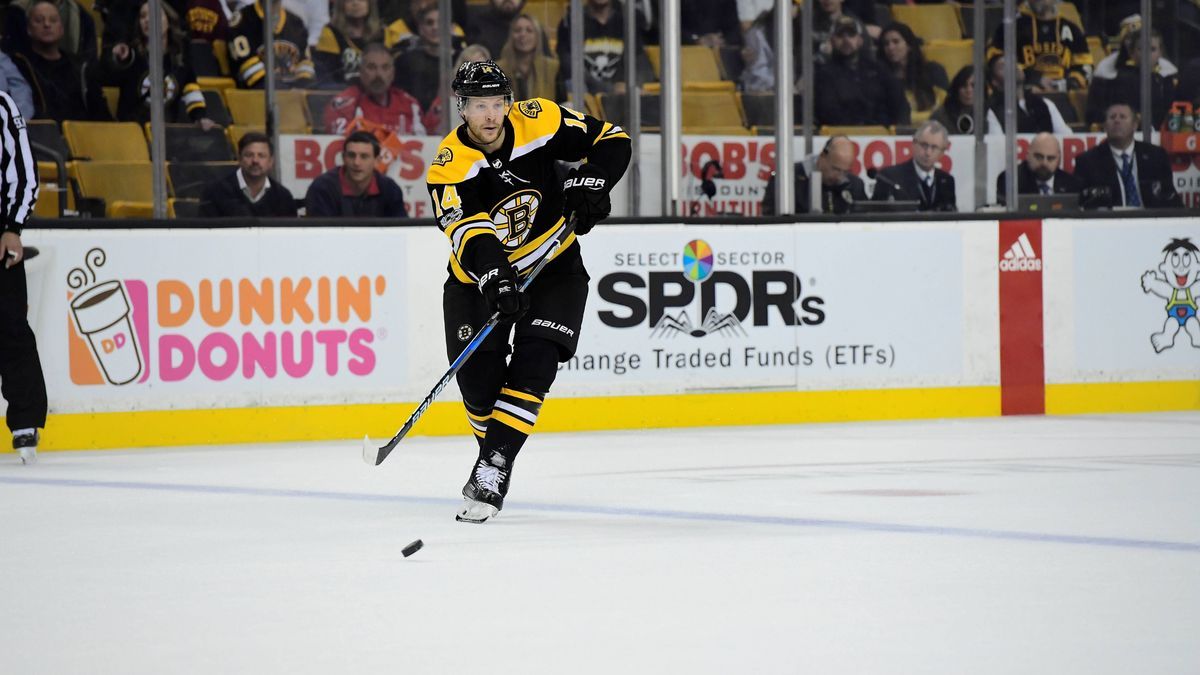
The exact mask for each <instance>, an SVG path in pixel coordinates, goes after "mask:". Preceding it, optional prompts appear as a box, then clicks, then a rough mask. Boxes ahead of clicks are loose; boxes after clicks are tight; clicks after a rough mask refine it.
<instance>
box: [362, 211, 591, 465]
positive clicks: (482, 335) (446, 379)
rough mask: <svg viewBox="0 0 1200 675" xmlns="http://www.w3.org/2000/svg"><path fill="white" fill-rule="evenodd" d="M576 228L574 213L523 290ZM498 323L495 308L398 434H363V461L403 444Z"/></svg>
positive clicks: (383, 456) (381, 457)
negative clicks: (381, 440) (382, 438)
mask: <svg viewBox="0 0 1200 675" xmlns="http://www.w3.org/2000/svg"><path fill="white" fill-rule="evenodd" d="M574 231H575V217H574V216H572V217H571V220H570V221H568V222H567V225H566V227H564V228H563V229H562V231H561V232H559V233H558V236H557V237H555V239H554V244H553V245H552V246H551V247H550V250H549V251H547V252H546V255H544V256H542V259H541V260H539V261H538V263H537V264H536V265H534V266H533V269H532V270H530V272H529V276H527V277H525V282H524V283H522V284H521V292H524V291H525V289H527V288H529V284H531V283H533V280H534V278H536V277H537V275H538V273H540V272H541V271H542V268H543V267H545V266H546V263H548V262H550V259H551V258H553V257H554V254H555V253H557V252H558V249H559V247H561V246H562V244H563V242H564V241H566V240H567V237H570V236H571V233H572V232H574ZM499 323H500V313H499V312H496V313H495V314H492V317H491V318H490V319H488V320H487V322H486V323H484V324H483V327H482V328H480V329H479V332H478V333H476V334H475V339H473V340H471V341H470V342H469V343H467V346H466V347H465V348H464V349H463V350H462V353H461V354H459V355H458V358H456V359H454V362H453V363H451V364H450V369H449V370H447V371H446V374H445V375H442V379H440V380H438V383H437V384H436V385H434V387H433V391H431V392H429V395H428V396H426V397H425V400H424V401H421V405H419V406H417V409H416V410H414V411H413V413H412V414H411V415H409V416H408V420H407V421H405V422H404V426H402V427H400V431H397V432H396V435H395V436H392V440H390V441H388V442H387V443H385V444H383V445H381V446H379V447H376V446H375V444H374V443H372V442H371V437H370V436H363V461H364V462H366V463H367V464H371V465H373V466H379V465H380V464H382V463H383V460H385V459H387V456H388V455H389V454H391V452H392V450H394V449H395V448H396V446H397V445H399V444H400V441H402V440H404V437H405V436H407V435H408V432H409V431H411V430H412V428H413V425H415V424H416V423H417V420H419V419H421V415H424V414H425V411H426V410H428V409H429V405H430V404H431V403H433V400H434V399H436V398H437V397H438V396H440V395H441V393H442V390H443V389H445V388H446V385H448V384H450V380H452V379H454V375H455V374H456V373H457V372H458V371H459V370H460V369H462V367H463V364H465V363H466V362H467V359H469V358H471V355H472V354H474V353H475V350H476V349H478V348H479V345H481V344H483V341H484V340H486V339H487V336H488V335H491V333H492V330H493V329H495V328H496V325H497V324H499Z"/></svg>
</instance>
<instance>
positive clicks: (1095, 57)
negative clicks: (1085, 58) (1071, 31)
mask: <svg viewBox="0 0 1200 675" xmlns="http://www.w3.org/2000/svg"><path fill="white" fill-rule="evenodd" d="M1087 44H1088V52H1089V53H1090V54H1091V55H1092V64H1093V65H1094V64H1097V63H1100V61H1101V60H1103V59H1104V57H1106V56H1108V50H1107V49H1106V48H1105V47H1104V41H1103V40H1101V39H1100V38H1099V37H1096V36H1094V35H1089V36H1088V39H1087Z"/></svg>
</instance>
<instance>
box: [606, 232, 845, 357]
mask: <svg viewBox="0 0 1200 675" xmlns="http://www.w3.org/2000/svg"><path fill="white" fill-rule="evenodd" d="M785 255H786V254H785V253H784V252H783V251H736V250H735V251H716V250H714V249H713V247H712V246H710V245H709V243H708V242H706V241H704V240H703V239H694V240H692V241H689V242H687V244H685V245H684V246H683V249H682V251H679V249H676V250H675V251H661V252H645V251H642V252H632V253H621V254H618V255H617V265H618V266H621V267H640V268H655V267H676V269H677V270H679V271H641V270H639V271H637V272H634V271H617V272H612V273H610V274H606V275H605V276H603V277H602V278H601V279H600V281H599V283H598V284H597V286H598V292H599V294H600V298H601V299H602V300H604V301H606V302H608V303H610V304H611V305H614V306H615V309H603V310H601V311H600V312H599V313H598V315H599V318H600V321H601V322H603V323H604V324H605V325H607V326H610V327H612V328H633V327H637V326H648V327H649V328H650V336H651V337H654V338H663V339H669V338H676V337H680V336H690V337H694V338H704V337H707V336H709V335H713V334H720V335H721V336H723V337H727V338H730V337H745V336H747V335H748V332H747V327H748V326H752V327H761V326H768V325H771V324H775V325H779V324H783V325H786V326H802V325H818V324H821V323H824V321H825V309H824V304H825V302H824V300H823V299H822V298H821V297H819V296H816V295H804V294H803V292H802V283H801V280H800V277H799V276H797V275H796V273H795V272H794V271H792V270H790V269H786V268H781V267H777V266H781V265H783V264H784V258H785ZM722 268H732V269H722Z"/></svg>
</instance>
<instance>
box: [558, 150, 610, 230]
mask: <svg viewBox="0 0 1200 675" xmlns="http://www.w3.org/2000/svg"><path fill="white" fill-rule="evenodd" d="M611 187H612V186H611V185H609V183H608V173H607V172H606V171H605V170H604V169H601V168H600V167H599V166H596V165H595V164H581V165H579V167H578V168H575V169H571V171H570V172H569V173H568V174H567V180H565V181H563V217H565V218H566V219H567V220H568V221H570V220H571V215H572V214H574V215H575V216H576V217H578V221H577V222H576V223H575V234H578V235H584V234H587V233H588V232H591V231H592V228H593V227H595V225H596V223H598V222H600V221H602V220H604V219H605V218H607V217H608V214H609V213H610V212H611V211H612V201H610V200H609V198H608V190H609V188H611Z"/></svg>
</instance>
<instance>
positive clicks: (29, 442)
mask: <svg viewBox="0 0 1200 675" xmlns="http://www.w3.org/2000/svg"><path fill="white" fill-rule="evenodd" d="M39 437H40V435H39V434H38V432H37V430H36V429H35V430H34V431H31V432H24V433H20V434H13V441H12V446H13V450H16V451H17V454H19V455H20V456H21V463H22V464H35V463H36V462H37V449H38V440H39Z"/></svg>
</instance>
